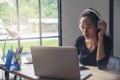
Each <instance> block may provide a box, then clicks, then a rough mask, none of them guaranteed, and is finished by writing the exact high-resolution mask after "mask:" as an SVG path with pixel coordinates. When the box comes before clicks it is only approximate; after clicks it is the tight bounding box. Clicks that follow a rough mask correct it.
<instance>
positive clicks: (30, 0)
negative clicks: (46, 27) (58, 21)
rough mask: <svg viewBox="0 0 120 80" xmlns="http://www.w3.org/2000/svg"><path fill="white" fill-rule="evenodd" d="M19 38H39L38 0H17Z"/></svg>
mask: <svg viewBox="0 0 120 80" xmlns="http://www.w3.org/2000/svg"><path fill="white" fill-rule="evenodd" d="M18 1H19V2H18V3H19V17H20V20H19V25H20V32H21V38H30V37H39V29H38V28H39V26H38V0H18Z"/></svg>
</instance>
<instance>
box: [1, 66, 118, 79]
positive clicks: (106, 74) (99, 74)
mask: <svg viewBox="0 0 120 80" xmlns="http://www.w3.org/2000/svg"><path fill="white" fill-rule="evenodd" d="M87 67H88V68H89V70H83V71H86V72H90V73H92V76H90V77H89V78H87V80H120V73H116V72H111V71H102V70H98V68H97V67H93V66H87ZM0 69H2V70H5V68H4V67H0ZM10 73H12V74H15V75H18V76H21V77H23V78H25V79H28V80H41V79H38V77H37V76H35V74H34V69H33V65H32V64H25V65H22V66H21V70H20V71H10ZM44 80H47V79H44Z"/></svg>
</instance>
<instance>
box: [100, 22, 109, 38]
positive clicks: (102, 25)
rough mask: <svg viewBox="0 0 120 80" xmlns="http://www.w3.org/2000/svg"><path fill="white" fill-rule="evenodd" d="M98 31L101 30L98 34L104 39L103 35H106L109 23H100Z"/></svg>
mask: <svg viewBox="0 0 120 80" xmlns="http://www.w3.org/2000/svg"><path fill="white" fill-rule="evenodd" d="M98 29H101V30H100V32H99V33H98V38H103V35H104V34H105V31H106V29H107V23H106V22H105V21H104V20H102V22H100V21H99V22H98Z"/></svg>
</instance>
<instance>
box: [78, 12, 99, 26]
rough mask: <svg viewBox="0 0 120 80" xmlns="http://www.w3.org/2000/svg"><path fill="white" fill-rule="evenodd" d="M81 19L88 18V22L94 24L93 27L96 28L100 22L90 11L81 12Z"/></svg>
mask: <svg viewBox="0 0 120 80" xmlns="http://www.w3.org/2000/svg"><path fill="white" fill-rule="evenodd" d="M97 13H98V12H97ZM98 14H99V13H98ZM81 17H89V18H90V20H91V21H92V22H93V23H94V24H95V26H97V23H98V21H99V20H100V19H99V18H98V16H97V15H96V14H95V13H94V12H92V11H83V13H82V14H81V16H80V18H81Z"/></svg>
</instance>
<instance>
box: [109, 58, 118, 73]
mask: <svg viewBox="0 0 120 80" xmlns="http://www.w3.org/2000/svg"><path fill="white" fill-rule="evenodd" d="M107 69H108V70H112V71H117V72H120V58H118V57H113V56H112V57H110V58H109V62H108V65H107Z"/></svg>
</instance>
